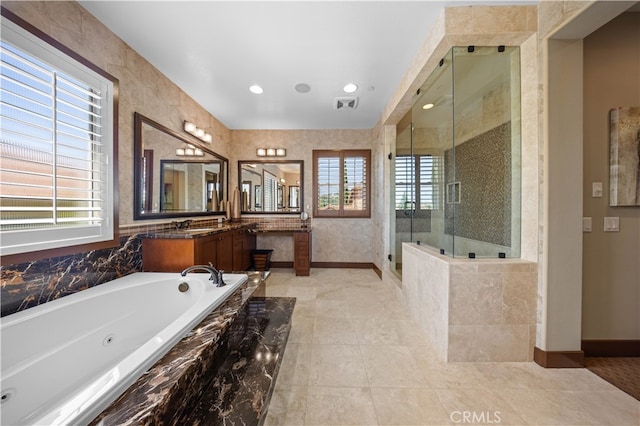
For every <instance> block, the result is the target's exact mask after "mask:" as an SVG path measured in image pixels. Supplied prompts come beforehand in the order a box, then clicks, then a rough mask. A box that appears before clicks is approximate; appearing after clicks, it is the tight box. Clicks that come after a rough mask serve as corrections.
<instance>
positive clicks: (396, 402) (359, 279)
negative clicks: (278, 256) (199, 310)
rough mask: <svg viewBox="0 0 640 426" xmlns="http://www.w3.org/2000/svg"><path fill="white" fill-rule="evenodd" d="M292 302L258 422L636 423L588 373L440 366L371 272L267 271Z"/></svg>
mask: <svg viewBox="0 0 640 426" xmlns="http://www.w3.org/2000/svg"><path fill="white" fill-rule="evenodd" d="M271 272H272V275H271V276H270V277H269V279H268V280H267V288H266V296H286V297H296V298H297V301H296V305H295V310H294V315H293V324H292V329H291V333H290V336H289V341H288V344H287V347H286V350H285V355H284V359H283V361H282V365H281V367H280V372H279V375H278V379H277V381H276V388H275V391H274V394H273V396H272V399H271V404H270V406H269V411H268V414H267V420H266V425H267V426H275V425H295V426H302V425H326V426H328V425H448V424H501V425H507V424H509V425H529V424H539V425H616V426H617V425H636V426H637V425H638V424H640V401H637V400H635V399H634V398H632V397H631V396H629V395H627V394H626V393H624V392H622V391H620V390H619V389H617V388H616V387H614V386H613V385H611V384H609V383H608V382H606V381H604V380H603V379H601V378H600V377H598V376H596V375H595V374H593V373H591V372H589V371H588V370H587V369H544V368H542V367H540V366H538V365H537V364H535V363H449V364H446V363H441V362H439V361H438V360H437V358H436V356H435V352H434V351H433V350H432V349H431V348H430V347H429V346H428V344H427V342H426V339H425V338H424V337H423V336H422V334H421V332H420V330H419V329H418V328H417V326H416V325H415V324H414V322H413V321H412V320H411V319H410V317H409V316H408V314H407V312H406V309H405V307H404V302H403V301H401V300H398V299H396V297H395V294H396V292H395V289H394V288H393V287H392V286H393V284H388V285H387V284H384V283H383V282H382V281H381V280H380V279H379V278H378V277H377V275H376V274H375V273H374V272H373V271H372V270H358V269H317V268H316V269H312V270H311V276H309V277H296V276H294V274H293V272H292V271H291V270H285V269H280V270H279V269H272V271H271Z"/></svg>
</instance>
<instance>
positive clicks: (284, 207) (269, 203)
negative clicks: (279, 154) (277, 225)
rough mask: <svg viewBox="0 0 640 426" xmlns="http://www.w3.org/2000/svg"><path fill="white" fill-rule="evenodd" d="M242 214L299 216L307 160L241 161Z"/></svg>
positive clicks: (239, 165) (239, 176)
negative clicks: (286, 214) (287, 214)
mask: <svg viewBox="0 0 640 426" xmlns="http://www.w3.org/2000/svg"><path fill="white" fill-rule="evenodd" d="M238 170H239V171H240V173H239V174H238V181H239V182H238V188H242V212H243V213H289V214H299V213H300V211H301V209H300V206H301V205H302V200H303V195H302V188H303V187H304V183H303V176H304V161H302V160H291V161H287V160H264V161H238Z"/></svg>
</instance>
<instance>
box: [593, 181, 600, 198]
mask: <svg viewBox="0 0 640 426" xmlns="http://www.w3.org/2000/svg"><path fill="white" fill-rule="evenodd" d="M591 197H593V198H601V197H602V182H592V183H591Z"/></svg>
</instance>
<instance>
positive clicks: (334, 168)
mask: <svg viewBox="0 0 640 426" xmlns="http://www.w3.org/2000/svg"><path fill="white" fill-rule="evenodd" d="M313 177H314V188H313V191H314V193H313V214H314V217H371V202H370V200H371V183H370V181H371V150H331V151H330V150H326V151H325V150H314V151H313Z"/></svg>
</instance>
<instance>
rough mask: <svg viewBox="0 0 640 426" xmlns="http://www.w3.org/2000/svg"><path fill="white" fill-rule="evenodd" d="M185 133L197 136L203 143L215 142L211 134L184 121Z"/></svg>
mask: <svg viewBox="0 0 640 426" xmlns="http://www.w3.org/2000/svg"><path fill="white" fill-rule="evenodd" d="M184 131H185V132H187V133H189V134H190V135H193V136H195V137H196V138H198V139H200V140H201V141H203V142H206V143H211V141H213V136H211V134H210V133H207V132H205V131H204V130H203V129H200V128H199V127H198V126H196V125H195V124H194V123H192V122H190V121H186V120H185V121H184Z"/></svg>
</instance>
